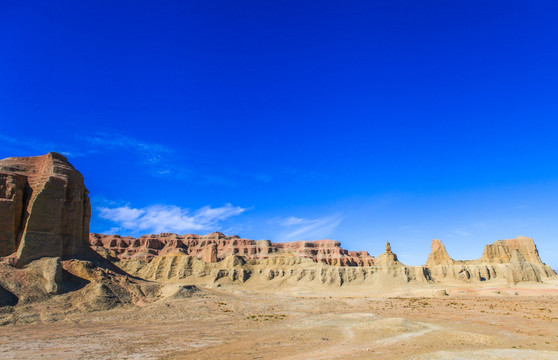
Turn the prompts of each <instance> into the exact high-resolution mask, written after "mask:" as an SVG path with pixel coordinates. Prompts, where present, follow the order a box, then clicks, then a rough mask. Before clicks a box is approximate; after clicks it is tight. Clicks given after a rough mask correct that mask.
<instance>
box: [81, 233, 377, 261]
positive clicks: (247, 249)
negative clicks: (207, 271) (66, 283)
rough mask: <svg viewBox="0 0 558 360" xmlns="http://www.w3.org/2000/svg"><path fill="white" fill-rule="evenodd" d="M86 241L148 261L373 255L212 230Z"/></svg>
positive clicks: (321, 243) (329, 244)
mask: <svg viewBox="0 0 558 360" xmlns="http://www.w3.org/2000/svg"><path fill="white" fill-rule="evenodd" d="M89 241H90V244H91V247H92V248H93V249H94V250H96V251H97V252H99V253H101V254H104V255H105V256H110V257H113V258H116V259H119V260H129V259H134V260H145V261H149V260H151V259H152V258H153V257H156V256H161V255H167V254H173V253H181V254H185V255H191V256H193V257H196V258H197V259H202V258H203V259H204V260H205V261H206V262H217V261H220V260H223V259H224V258H226V257H227V256H229V255H238V256H242V257H243V258H245V259H267V258H268V257H270V256H276V255H280V254H289V255H290V256H295V257H301V258H310V259H312V260H313V261H315V262H320V263H324V264H328V265H334V266H371V265H373V264H374V257H373V256H370V255H369V254H368V253H367V252H366V251H347V250H345V249H343V248H341V244H340V243H339V242H338V241H334V240H315V241H295V242H288V243H272V242H271V241H269V240H250V239H242V238H240V237H238V236H226V235H224V234H222V233H220V232H214V233H211V234H207V235H196V234H186V235H177V234H170V233H163V234H159V235H144V236H141V237H139V238H133V237H129V236H126V237H123V236H119V235H102V234H91V235H90V237H89Z"/></svg>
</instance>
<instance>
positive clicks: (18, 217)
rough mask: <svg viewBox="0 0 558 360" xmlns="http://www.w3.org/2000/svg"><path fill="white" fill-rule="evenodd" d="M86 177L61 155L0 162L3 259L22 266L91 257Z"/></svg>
mask: <svg viewBox="0 0 558 360" xmlns="http://www.w3.org/2000/svg"><path fill="white" fill-rule="evenodd" d="M90 217H91V207H90V204H89V195H88V191H87V189H86V188H85V185H84V182H83V176H82V175H81V174H80V173H79V172H78V171H77V170H76V169H74V167H73V166H72V165H71V164H70V163H69V162H68V160H67V159H66V158H65V157H64V156H62V155H60V154H57V153H48V154H46V155H43V156H35V157H12V158H7V159H3V160H0V257H6V256H11V257H12V258H13V259H14V261H15V263H16V264H17V265H18V266H23V265H25V264H27V263H29V262H31V261H32V260H35V259H39V258H42V257H62V258H70V257H79V256H83V255H85V254H88V253H91V250H90V248H89V242H88V237H89V219H90Z"/></svg>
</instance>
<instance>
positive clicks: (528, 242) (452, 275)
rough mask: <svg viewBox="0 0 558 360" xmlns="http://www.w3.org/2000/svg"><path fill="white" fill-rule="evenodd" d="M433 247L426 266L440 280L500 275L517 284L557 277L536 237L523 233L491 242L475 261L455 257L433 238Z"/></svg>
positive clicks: (486, 278)
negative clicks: (545, 259) (542, 253)
mask: <svg viewBox="0 0 558 360" xmlns="http://www.w3.org/2000/svg"><path fill="white" fill-rule="evenodd" d="M431 248H432V251H431V252H430V255H429V256H428V260H427V261H426V266H427V267H428V270H429V272H430V274H431V277H432V278H433V279H435V280H436V281H438V282H443V281H451V280H456V279H457V280H460V281H465V282H471V281H489V280H493V279H495V278H498V277H499V278H504V279H505V280H506V281H507V282H508V283H513V284H516V283H518V282H521V281H534V282H541V281H542V280H544V279H548V278H555V277H556V273H555V272H554V270H552V269H551V268H550V267H549V266H548V265H546V264H544V263H543V262H542V261H541V259H540V257H539V252H538V251H537V247H536V245H535V242H534V240H533V239H531V238H527V237H524V236H519V237H517V238H515V239H509V240H498V241H495V242H494V243H492V244H488V245H486V246H485V248H484V253H483V255H482V257H481V258H479V259H476V260H454V259H452V258H451V257H450V256H449V254H448V253H447V251H446V248H445V247H444V244H442V242H441V241H440V240H437V239H435V240H433V241H432V245H431Z"/></svg>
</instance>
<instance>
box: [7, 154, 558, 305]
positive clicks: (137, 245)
mask: <svg viewBox="0 0 558 360" xmlns="http://www.w3.org/2000/svg"><path fill="white" fill-rule="evenodd" d="M90 214H91V210H90V205H89V196H88V192H87V189H86V188H85V185H84V182H83V177H82V176H81V174H80V173H79V172H78V171H77V170H75V169H74V167H73V166H72V165H70V163H69V162H68V161H67V159H66V158H65V157H64V156H62V155H60V154H56V153H49V154H47V155H43V156H37V157H29V158H8V159H4V160H0V307H1V306H13V305H15V304H19V303H23V304H26V303H30V302H43V301H49V300H51V299H52V298H53V297H55V296H66V297H63V302H64V303H65V304H71V306H73V307H74V308H76V309H83V310H84V311H95V310H103V309H109V308H112V307H114V306H119V305H123V304H140V305H141V304H144V303H145V302H147V301H155V300H156V299H159V298H160V297H161V296H163V295H161V294H162V293H161V291H162V290H161V289H163V288H164V287H165V286H170V285H169V284H161V283H173V282H177V281H178V282H179V283H184V282H186V283H187V284H189V285H195V284H204V285H210V284H246V286H253V287H259V288H262V287H265V288H267V287H269V286H275V285H277V286H283V285H285V284H287V285H289V284H290V285H297V284H301V285H303V286H314V285H315V286H317V287H323V286H337V287H338V286H353V285H357V286H358V285H363V286H375V285H381V286H396V285H397V286H399V285H404V284H406V283H409V282H417V283H424V284H433V283H451V284H462V283H477V282H478V283H480V282H483V281H491V282H495V283H496V282H504V283H505V282H507V283H510V284H515V283H517V282H521V281H534V282H542V281H545V280H546V279H549V278H556V277H557V275H556V273H555V272H554V271H553V270H552V269H550V267H548V266H547V265H545V264H543V263H542V262H541V259H540V257H539V254H538V251H537V248H536V246H535V243H534V241H533V240H532V239H529V238H525V237H518V238H516V239H511V240H499V241H496V242H494V243H493V244H489V245H486V247H485V250H484V253H483V255H482V257H481V258H479V259H477V260H453V259H452V258H451V257H450V256H449V254H448V253H447V251H446V249H445V247H444V245H443V244H442V242H441V241H440V240H433V241H432V252H431V253H430V255H429V257H428V260H427V262H426V265H425V266H407V265H404V264H402V263H401V262H399V260H398V259H397V255H396V254H395V253H394V252H393V251H392V249H391V245H390V244H389V242H388V243H386V247H385V252H384V253H383V254H380V255H379V256H378V257H377V258H375V257H374V256H371V255H370V254H368V252H366V251H347V250H345V249H343V248H342V247H341V244H340V243H339V242H338V241H334V240H328V239H326V240H316V241H296V242H288V243H272V242H271V241H269V240H251V239H244V238H240V237H239V236H226V235H224V234H222V233H220V232H214V233H211V234H207V235H195V234H186V235H177V234H170V233H163V234H159V235H144V236H141V237H139V238H134V237H129V236H119V235H102V234H89V219H90ZM93 250H95V251H93ZM98 254H100V255H101V256H99V255H98ZM107 260H110V261H107ZM130 275H133V276H130ZM146 280H149V281H146ZM151 280H155V282H152V281H151ZM169 291H170V290H169ZM163 292H165V291H163ZM171 292H172V293H173V294H174V293H176V292H178V293H188V292H189V290H188V289H187V288H173V290H172V291H171ZM181 296H182V295H181Z"/></svg>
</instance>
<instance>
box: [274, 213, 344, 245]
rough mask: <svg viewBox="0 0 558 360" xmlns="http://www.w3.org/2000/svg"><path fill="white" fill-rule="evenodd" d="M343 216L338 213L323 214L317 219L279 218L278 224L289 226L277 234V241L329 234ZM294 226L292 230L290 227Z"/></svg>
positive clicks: (314, 238) (321, 236) (327, 235)
mask: <svg viewBox="0 0 558 360" xmlns="http://www.w3.org/2000/svg"><path fill="white" fill-rule="evenodd" d="M342 220H343V217H342V216H341V215H339V214H334V215H330V216H324V217H321V218H317V219H304V218H297V217H294V216H291V217H288V218H285V219H279V221H278V222H279V224H280V225H282V226H285V227H289V228H290V229H291V230H289V231H285V232H283V233H281V234H279V236H278V241H297V240H317V239H323V238H327V237H329V236H331V233H333V231H334V230H335V228H336V227H337V226H338V225H339V224H340V223H341V221H342ZM293 227H294V228H295V229H294V230H292V228H293Z"/></svg>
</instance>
